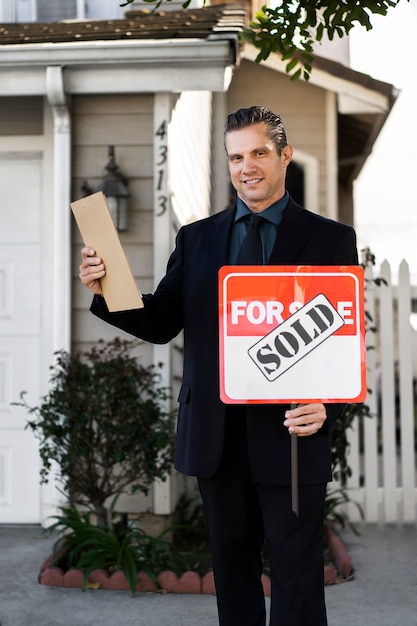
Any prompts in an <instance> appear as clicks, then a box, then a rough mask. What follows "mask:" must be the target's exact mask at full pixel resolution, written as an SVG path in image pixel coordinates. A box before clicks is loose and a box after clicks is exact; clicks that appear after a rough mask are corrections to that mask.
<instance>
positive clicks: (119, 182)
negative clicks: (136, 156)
mask: <svg viewBox="0 0 417 626" xmlns="http://www.w3.org/2000/svg"><path fill="white" fill-rule="evenodd" d="M108 157H109V160H108V163H107V165H106V166H105V169H106V170H107V174H106V175H105V177H104V178H103V180H102V181H101V183H100V184H99V185H98V186H97V188H96V190H95V191H96V192H97V191H102V192H103V193H104V195H105V196H106V200H107V204H108V207H109V209H110V213H111V216H112V218H113V221H114V223H115V225H116V228H117V230H118V231H119V232H125V231H127V225H128V220H127V208H128V198H129V196H130V193H129V190H128V188H127V178H126V177H125V176H124V175H123V174H122V173H121V172H120V170H119V166H118V165H117V164H116V161H115V158H114V146H109V148H108ZM81 189H82V191H84V193H86V194H88V195H90V194H92V193H94V191H93V190H92V189H91V187H90V186H89V185H88V183H87V182H86V181H85V182H84V183H83V184H82V187H81Z"/></svg>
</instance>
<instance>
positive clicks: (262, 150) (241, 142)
mask: <svg viewBox="0 0 417 626" xmlns="http://www.w3.org/2000/svg"><path fill="white" fill-rule="evenodd" d="M226 151H227V158H228V161H229V172H230V178H231V181H232V185H233V187H234V188H235V189H236V191H237V194H238V196H239V198H241V200H243V202H244V203H245V204H246V205H247V207H248V208H249V209H250V210H251V211H253V212H254V213H259V212H260V211H264V210H265V209H267V208H268V207H269V206H271V204H273V203H274V202H277V201H278V200H280V199H281V198H282V197H283V195H284V193H285V174H286V171H287V166H288V164H289V162H290V161H291V158H292V153H293V150H292V147H291V146H285V147H284V148H282V150H281V154H280V155H278V153H277V150H276V147H275V144H274V142H273V141H272V140H271V139H269V138H268V136H267V134H266V132H265V125H264V124H263V123H260V124H253V125H252V126H247V127H246V128H241V129H239V130H233V131H231V132H229V133H227V135H226Z"/></svg>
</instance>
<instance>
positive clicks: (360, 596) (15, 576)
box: [0, 525, 417, 626]
mask: <svg viewBox="0 0 417 626" xmlns="http://www.w3.org/2000/svg"><path fill="white" fill-rule="evenodd" d="M359 528H360V532H361V534H360V536H359V537H356V536H355V535H353V534H352V533H350V532H346V533H345V534H344V535H343V540H344V542H345V545H346V546H347V548H348V551H349V554H350V556H351V557H352V561H353V565H354V568H355V577H354V580H352V581H350V582H346V583H342V584H340V585H335V586H331V587H327V588H326V598H327V607H328V617H329V626H417V529H416V527H414V526H413V527H403V528H396V527H382V528H381V527H376V526H368V525H364V526H359ZM52 543H53V542H52V540H51V538H45V537H43V536H42V534H41V529H40V527H38V526H1V525H0V626H130V625H134V626H218V621H217V611H216V601H215V598H214V597H213V596H210V595H174V594H159V593H155V594H144V593H139V594H137V595H136V596H135V597H132V596H131V594H130V593H129V592H127V591H104V590H101V591H100V590H97V591H94V590H88V591H86V592H82V591H81V590H79V589H66V588H62V587H47V586H44V585H40V584H39V583H38V582H37V575H38V572H39V568H40V566H41V564H42V563H43V561H44V559H45V558H46V557H47V556H48V555H49V554H50V551H51V546H52ZM268 604H269V600H268V599H267V605H268Z"/></svg>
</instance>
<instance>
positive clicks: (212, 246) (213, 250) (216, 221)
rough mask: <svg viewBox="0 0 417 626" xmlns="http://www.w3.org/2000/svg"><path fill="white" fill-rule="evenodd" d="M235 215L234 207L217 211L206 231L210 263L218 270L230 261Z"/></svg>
mask: <svg viewBox="0 0 417 626" xmlns="http://www.w3.org/2000/svg"><path fill="white" fill-rule="evenodd" d="M234 216H235V209H234V208H231V209H225V210H224V211H221V213H216V215H213V217H212V219H211V221H210V228H208V229H207V231H206V245H207V248H206V249H207V258H208V264H209V266H210V267H215V268H216V271H217V270H218V269H219V268H220V267H222V266H223V265H228V263H229V242H230V235H231V231H232V226H233V220H234Z"/></svg>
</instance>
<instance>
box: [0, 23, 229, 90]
mask: <svg viewBox="0 0 417 626" xmlns="http://www.w3.org/2000/svg"><path fill="white" fill-rule="evenodd" d="M237 37H238V35H237V34H233V33H229V34H227V36H226V35H225V36H223V37H220V36H219V37H216V38H212V39H205V40H202V39H181V38H176V39H161V40H155V39H152V40H129V41H126V40H105V41H86V42H58V43H36V44H23V45H4V46H2V47H1V54H0V71H1V72H2V81H1V83H0V95H24V94H28V93H30V94H32V95H34V94H42V93H45V91H44V74H45V68H46V67H48V66H51V65H58V66H62V67H64V68H65V84H66V89H67V91H68V93H82V92H84V89H85V90H86V91H89V92H90V93H102V92H103V89H106V90H108V89H109V85H111V90H112V92H118V91H120V92H124V93H125V92H126V91H135V92H138V88H139V90H143V91H147V92H149V91H161V90H162V91H176V92H177V91H183V90H187V89H207V90H213V91H226V90H227V89H228V87H229V84H230V80H231V77H232V72H233V68H234V67H235V65H236V57H237V55H236V50H237V45H238V43H237ZM127 72H129V73H130V74H131V78H130V80H129V79H128V78H127V77H126V73H127ZM82 75H83V76H82ZM132 76H133V77H134V78H137V80H132ZM104 83H106V85H107V86H106V87H105V86H104Z"/></svg>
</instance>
